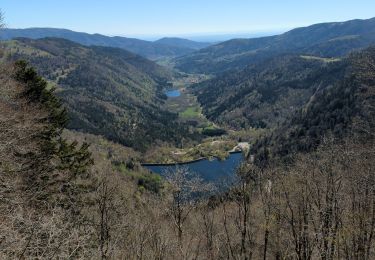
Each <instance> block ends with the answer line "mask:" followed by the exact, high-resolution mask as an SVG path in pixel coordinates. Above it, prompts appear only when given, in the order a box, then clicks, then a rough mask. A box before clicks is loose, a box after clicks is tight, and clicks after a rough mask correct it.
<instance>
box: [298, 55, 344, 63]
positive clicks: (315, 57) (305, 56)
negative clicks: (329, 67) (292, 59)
mask: <svg viewBox="0 0 375 260" xmlns="http://www.w3.org/2000/svg"><path fill="white" fill-rule="evenodd" d="M300 57H301V58H302V59H305V60H319V61H322V62H326V63H330V62H337V61H340V60H341V59H340V58H324V57H317V56H308V55H301V56H300Z"/></svg>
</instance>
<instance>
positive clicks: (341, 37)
mask: <svg viewBox="0 0 375 260" xmlns="http://www.w3.org/2000/svg"><path fill="white" fill-rule="evenodd" d="M374 42H375V18H372V19H368V20H351V21H347V22H338V23H322V24H315V25H312V26H309V27H303V28H297V29H294V30H291V31H289V32H286V33H284V34H281V35H276V36H270V37H262V38H254V39H233V40H230V41H226V42H223V43H220V44H217V45H213V46H210V47H207V48H205V49H202V50H199V51H196V52H194V53H192V54H188V55H186V56H183V57H179V58H176V59H175V63H176V68H178V69H179V70H181V71H184V72H189V73H193V72H194V73H210V74H218V73H220V72H223V71H227V70H233V69H236V68H243V67H245V66H246V65H250V64H254V63H257V62H259V61H264V60H265V59H268V58H270V57H274V56H275V55H280V54H286V53H288V54H291V53H297V54H304V55H316V56H322V57H341V56H344V55H346V54H348V53H349V52H350V51H353V50H358V49H361V48H366V47H368V46H369V45H370V44H372V43H374Z"/></svg>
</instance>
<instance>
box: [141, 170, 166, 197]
mask: <svg viewBox="0 0 375 260" xmlns="http://www.w3.org/2000/svg"><path fill="white" fill-rule="evenodd" d="M163 182H164V181H163V180H162V178H161V177H160V175H157V174H153V173H149V174H144V175H141V176H139V177H138V186H140V187H143V188H145V189H146V190H148V191H152V192H154V193H160V191H161V190H162V189H163V187H164V185H163Z"/></svg>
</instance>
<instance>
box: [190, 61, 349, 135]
mask: <svg viewBox="0 0 375 260" xmlns="http://www.w3.org/2000/svg"><path fill="white" fill-rule="evenodd" d="M342 66H343V63H342V62H338V61H337V60H327V59H321V58H318V57H306V56H302V57H301V56H295V55H285V56H279V57H276V58H273V59H270V60H267V61H265V62H262V63H260V64H258V65H253V66H249V67H247V68H246V69H244V70H241V71H236V72H233V73H232V72H228V73H225V74H223V75H222V76H218V77H216V78H214V79H212V80H208V81H205V82H202V83H200V84H197V85H195V86H194V87H195V88H194V91H195V93H196V94H197V96H198V101H199V102H200V103H201V104H202V106H203V109H204V113H205V114H206V115H207V117H208V118H210V119H212V120H214V121H216V122H217V123H219V124H224V125H228V126H230V127H234V128H237V129H239V128H248V127H261V128H265V127H267V128H272V127H275V126H276V125H277V124H279V123H281V122H283V120H285V118H286V117H287V116H288V115H290V114H292V113H293V112H294V111H296V110H297V109H298V108H300V107H301V106H303V105H304V104H305V102H307V100H308V99H309V98H310V96H311V95H312V94H313V93H314V92H315V91H316V89H318V88H320V87H321V86H327V85H329V84H331V82H333V81H335V80H336V78H340V77H342V76H343V71H342V69H341V68H342Z"/></svg>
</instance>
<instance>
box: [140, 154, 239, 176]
mask: <svg viewBox="0 0 375 260" xmlns="http://www.w3.org/2000/svg"><path fill="white" fill-rule="evenodd" d="M243 159H244V158H243V155H242V153H232V154H230V156H229V157H228V159H226V160H224V161H220V160H218V159H216V158H215V159H214V160H212V161H210V160H206V159H204V160H201V161H197V162H193V163H187V164H180V165H152V166H144V167H146V168H147V169H149V170H150V171H152V172H154V173H157V174H160V175H162V176H163V175H165V174H166V173H168V172H171V171H175V170H176V169H177V168H181V167H184V168H187V169H188V170H189V171H190V172H193V173H195V174H197V175H198V176H200V177H201V178H202V179H203V180H204V181H207V182H221V181H224V182H226V181H228V180H233V179H234V177H235V173H236V169H237V167H238V166H239V165H240V164H241V162H242V161H243Z"/></svg>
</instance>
